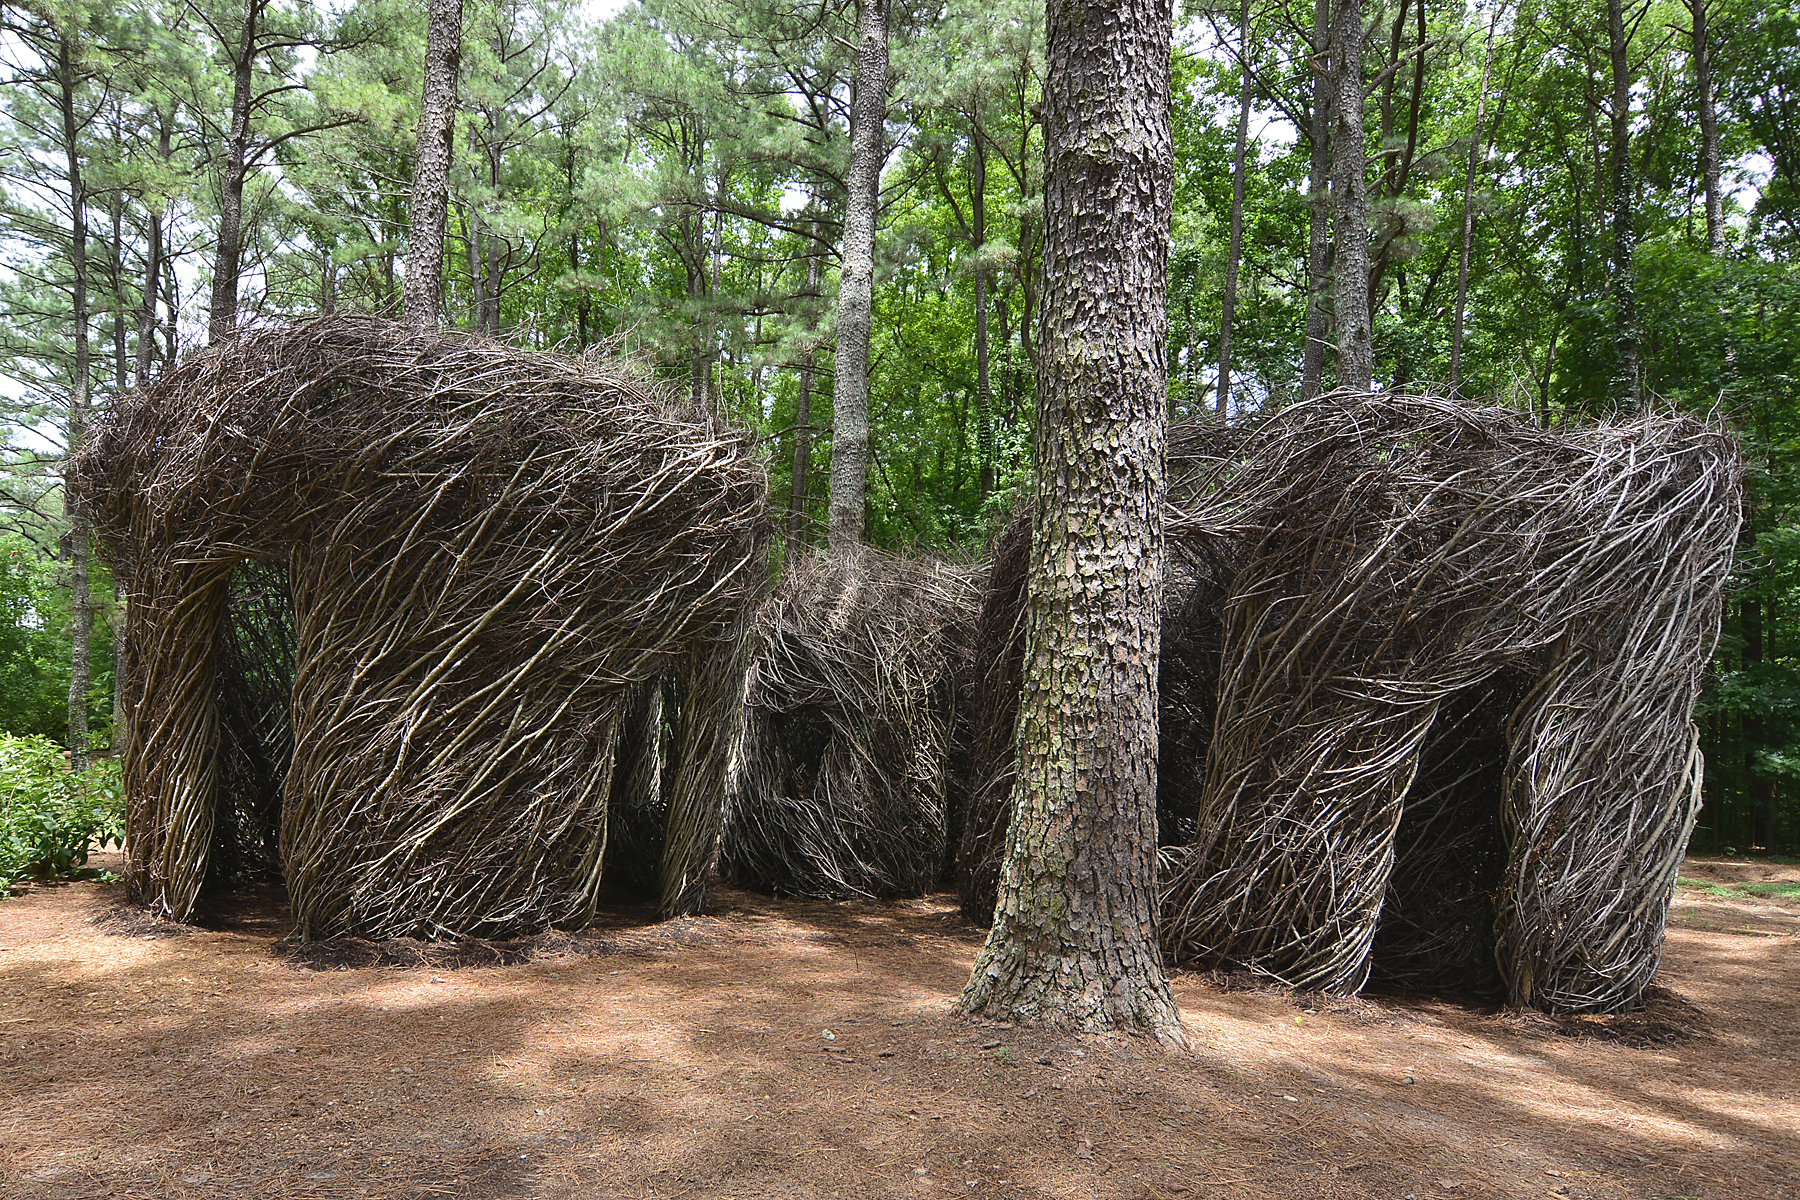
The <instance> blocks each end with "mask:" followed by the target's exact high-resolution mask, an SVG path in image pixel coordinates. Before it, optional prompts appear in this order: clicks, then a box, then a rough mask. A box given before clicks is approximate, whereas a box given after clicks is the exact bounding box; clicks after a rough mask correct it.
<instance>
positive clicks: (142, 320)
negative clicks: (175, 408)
mask: <svg viewBox="0 0 1800 1200" xmlns="http://www.w3.org/2000/svg"><path fill="white" fill-rule="evenodd" d="M156 123H157V152H158V154H160V155H161V157H162V159H163V161H164V162H167V161H168V159H169V154H170V140H171V138H172V136H173V132H174V131H173V124H174V123H173V122H172V121H170V120H169V119H168V118H167V117H164V116H163V114H162V111H161V110H160V109H158V110H157V111H156ZM145 234H146V236H147V240H148V245H147V246H146V247H145V250H144V296H143V304H142V305H141V306H140V307H139V308H138V334H137V373H136V379H137V385H138V386H139V387H143V386H144V385H145V384H147V383H149V382H150V363H151V360H152V359H153V358H154V357H155V356H156V300H157V284H158V283H159V282H160V281H161V278H162V271H163V206H162V204H161V202H160V200H159V201H158V202H157V203H154V204H152V205H151V206H150V221H149V226H148V228H147V229H146V230H145Z"/></svg>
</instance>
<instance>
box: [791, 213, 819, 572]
mask: <svg viewBox="0 0 1800 1200" xmlns="http://www.w3.org/2000/svg"><path fill="white" fill-rule="evenodd" d="M811 228H812V232H813V239H814V240H813V241H812V243H811V247H812V249H811V250H810V251H809V252H808V254H807V256H806V294H807V295H808V296H809V297H810V296H815V295H817V294H818V291H819V256H818V254H817V240H816V239H817V236H818V226H817V225H816V224H814V225H813V226H812V227H811ZM812 332H813V331H812V330H811V329H808V330H807V339H808V340H807V345H806V355H805V357H804V358H802V359H801V360H800V399H799V402H798V404H797V405H796V407H795V409H794V469H793V479H792V481H791V483H792V486H791V487H790V488H789V489H788V528H787V540H788V558H789V559H790V561H791V560H792V559H793V557H794V555H795V552H796V551H797V550H799V548H800V547H802V546H804V545H805V544H806V504H807V500H808V499H809V497H810V495H811V492H812V479H811V475H812V385H813V368H814V365H815V364H816V363H817V361H818V357H819V352H818V349H817V348H816V347H815V346H814V345H813V343H812V340H811V338H812Z"/></svg>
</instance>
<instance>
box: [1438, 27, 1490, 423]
mask: <svg viewBox="0 0 1800 1200" xmlns="http://www.w3.org/2000/svg"><path fill="white" fill-rule="evenodd" d="M1499 20H1500V10H1499V9H1498V8H1496V9H1495V10H1494V12H1493V15H1492V16H1490V17H1489V18H1488V31H1487V47H1486V48H1485V49H1484V50H1483V51H1482V54H1481V90H1480V91H1478V92H1476V93H1475V132H1474V133H1472V134H1471V135H1470V137H1469V174H1468V177H1467V178H1465V179H1464V180H1463V206H1462V207H1463V215H1462V252H1461V257H1460V258H1459V259H1458V260H1457V266H1456V315H1455V316H1454V317H1453V318H1452V319H1451V322H1450V394H1451V395H1452V396H1456V395H1459V394H1460V392H1461V390H1462V342H1463V313H1464V312H1465V311H1466V310H1467V307H1468V302H1469V249H1470V246H1471V245H1472V244H1473V243H1474V241H1475V172H1476V170H1477V168H1478V167H1479V166H1480V165H1481V125H1482V121H1483V120H1485V119H1486V117H1487V91H1488V72H1489V70H1490V69H1491V68H1492V66H1493V63H1494V26H1495V25H1496V24H1497V23H1498V22H1499Z"/></svg>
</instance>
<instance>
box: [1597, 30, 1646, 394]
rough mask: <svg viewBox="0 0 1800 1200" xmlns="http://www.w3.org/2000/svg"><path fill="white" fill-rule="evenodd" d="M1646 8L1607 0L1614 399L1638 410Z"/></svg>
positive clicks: (1641, 382)
mask: <svg viewBox="0 0 1800 1200" xmlns="http://www.w3.org/2000/svg"><path fill="white" fill-rule="evenodd" d="M1643 12H1644V10H1643V9H1639V10H1638V13H1637V14H1636V15H1635V16H1633V17H1631V18H1630V19H1629V20H1628V19H1627V18H1626V16H1625V6H1624V0H1606V33H1607V49H1608V58H1609V60H1610V62H1611V66H1612V113H1611V117H1612V129H1611V133H1612V147H1611V149H1612V164H1611V165H1612V281H1611V287H1612V301H1613V306H1612V307H1613V344H1614V345H1615V346H1616V347H1617V351H1618V363H1617V366H1616V367H1615V368H1614V374H1613V385H1612V393H1613V394H1612V399H1613V402H1614V403H1616V404H1619V405H1622V406H1623V407H1625V408H1629V409H1636V408H1637V407H1638V406H1639V404H1640V403H1641V402H1642V400H1643V379H1642V374H1641V372H1640V370H1639V367H1638V314H1637V266H1636V263H1635V261H1634V259H1635V254H1636V248H1637V221H1636V212H1635V207H1636V205H1635V201H1636V191H1637V187H1636V183H1635V182H1634V180H1633V178H1632V170H1631V32H1632V30H1635V29H1636V28H1637V23H1638V20H1639V19H1640V18H1641V17H1642V15H1643Z"/></svg>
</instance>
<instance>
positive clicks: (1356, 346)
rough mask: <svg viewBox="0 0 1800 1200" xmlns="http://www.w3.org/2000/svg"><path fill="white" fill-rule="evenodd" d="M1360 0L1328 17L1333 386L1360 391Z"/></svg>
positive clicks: (1369, 364) (1370, 363)
mask: <svg viewBox="0 0 1800 1200" xmlns="http://www.w3.org/2000/svg"><path fill="white" fill-rule="evenodd" d="M1362 42H1363V6H1362V0H1333V2H1332V21H1331V80H1332V84H1333V85H1334V89H1335V90H1334V95H1333V97H1332V105H1331V116H1332V121H1331V207H1332V217H1333V220H1332V234H1333V237H1332V245H1333V249H1334V253H1333V264H1332V297H1331V307H1332V316H1333V317H1334V318H1335V319H1336V323H1337V357H1336V362H1337V380H1338V386H1339V387H1344V388H1349V389H1350V390H1351V391H1356V392H1366V391H1368V390H1369V387H1370V383H1371V381H1372V380H1373V378H1374V374H1375V344H1374V337H1373V334H1372V332H1371V329H1370V321H1369V185H1368V180H1367V175H1368V159H1369V155H1368V150H1367V148H1366V147H1365V146H1364V145H1363V72H1362Z"/></svg>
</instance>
